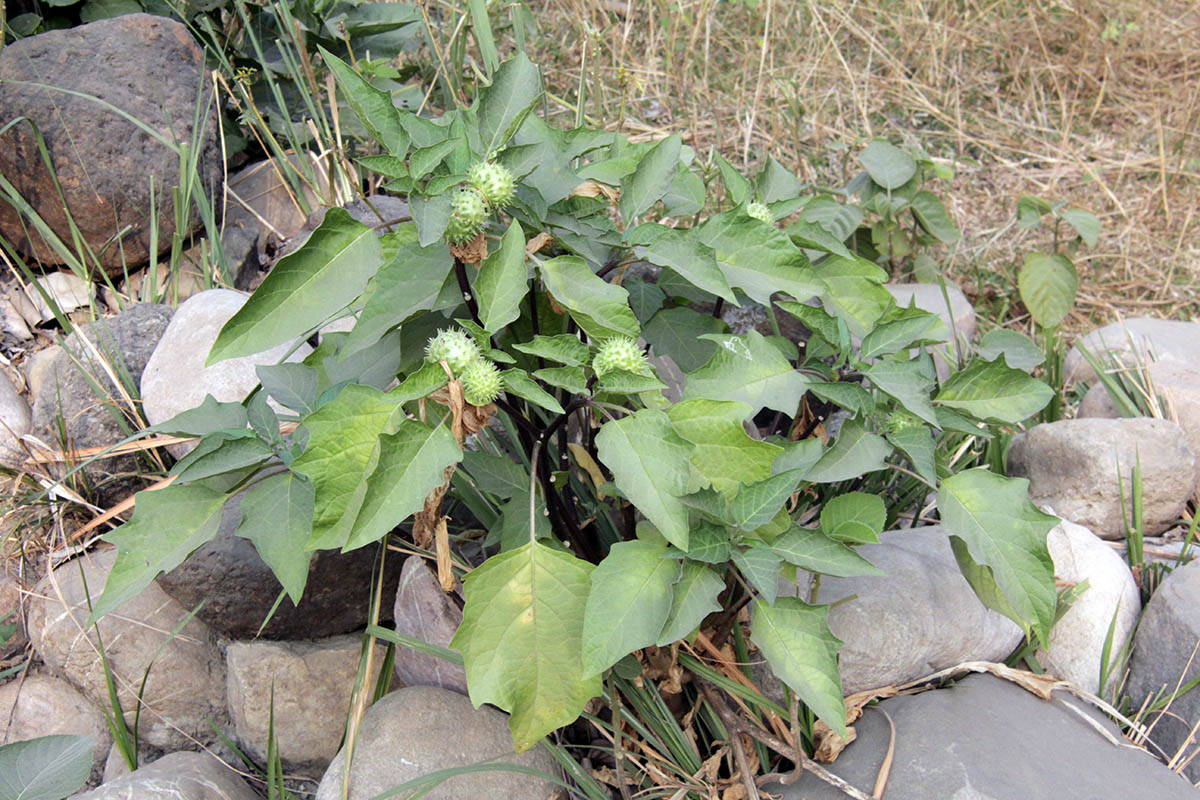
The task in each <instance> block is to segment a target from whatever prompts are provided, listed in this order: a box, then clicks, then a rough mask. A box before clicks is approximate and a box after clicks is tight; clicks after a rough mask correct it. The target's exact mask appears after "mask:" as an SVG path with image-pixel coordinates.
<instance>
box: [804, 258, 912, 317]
mask: <svg viewBox="0 0 1200 800" xmlns="http://www.w3.org/2000/svg"><path fill="white" fill-rule="evenodd" d="M817 276H818V277H819V278H820V279H821V281H822V283H824V284H825V291H824V292H822V293H821V303H822V305H824V307H825V310H826V311H827V312H829V313H830V314H832V315H834V316H835V317H839V318H840V319H842V320H843V321H845V323H846V325H847V326H848V327H849V328H850V332H851V333H852V334H854V335H855V336H863V337H865V336H866V335H867V334H868V333H870V332H871V330H872V329H873V328H874V327H875V323H877V322H879V320H880V319H881V318H882V317H883V314H884V312H885V311H887V308H888V306H889V305H891V304H892V302H893V301H892V295H891V293H890V292H889V291H888V290H887V289H885V288H883V282H884V280H885V279H886V278H887V273H885V272H884V271H883V270H881V269H880V268H879V267H877V266H875V265H874V264H872V263H871V262H869V261H864V260H862V259H861V258H856V259H845V258H839V257H837V256H832V257H830V258H827V259H825V260H824V261H822V262H821V263H820V264H819V265H818V266H817Z"/></svg>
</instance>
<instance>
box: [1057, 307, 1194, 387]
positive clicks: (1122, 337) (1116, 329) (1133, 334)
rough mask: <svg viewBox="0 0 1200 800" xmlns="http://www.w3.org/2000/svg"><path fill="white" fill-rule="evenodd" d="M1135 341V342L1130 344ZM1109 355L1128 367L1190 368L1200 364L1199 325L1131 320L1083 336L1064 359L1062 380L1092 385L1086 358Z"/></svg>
mask: <svg viewBox="0 0 1200 800" xmlns="http://www.w3.org/2000/svg"><path fill="white" fill-rule="evenodd" d="M1131 340H1132V341H1131ZM1082 348H1086V349H1087V350H1088V351H1089V352H1090V353H1091V354H1092V355H1093V356H1101V357H1103V356H1104V355H1105V354H1109V355H1110V356H1111V357H1113V358H1115V359H1116V361H1117V363H1118V364H1123V365H1124V366H1127V367H1132V366H1135V365H1136V364H1138V363H1141V364H1145V363H1147V362H1148V361H1155V360H1157V361H1169V362H1174V363H1178V364H1183V365H1188V364H1197V363H1200V325H1197V324H1196V323H1194V322H1180V321H1178V320H1172V319H1155V318H1153V317H1132V318H1130V319H1126V320H1122V321H1120V322H1114V323H1112V324H1110V325H1105V326H1104V327H1103V328H1098V329H1096V330H1094V331H1092V332H1091V333H1089V334H1087V335H1086V336H1083V337H1081V338H1080V339H1079V341H1077V342H1076V343H1075V346H1074V347H1072V348H1071V349H1070V351H1068V352H1067V355H1066V356H1065V357H1064V358H1063V380H1064V381H1065V382H1066V383H1067V384H1071V383H1074V382H1076V381H1088V382H1091V381H1093V380H1095V379H1096V372H1095V370H1093V369H1092V367H1091V365H1090V364H1088V362H1087V360H1086V359H1085V358H1084V357H1083V352H1082Z"/></svg>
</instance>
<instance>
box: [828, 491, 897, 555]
mask: <svg viewBox="0 0 1200 800" xmlns="http://www.w3.org/2000/svg"><path fill="white" fill-rule="evenodd" d="M886 520H887V507H886V506H885V505H884V503H883V499H882V498H881V497H880V496H879V495H877V494H867V493H866V492H847V493H846V494H842V495H838V496H837V497H831V498H830V499H829V501H828V502H826V503H825V505H824V507H823V508H822V509H821V530H823V531H825V533H826V534H828V535H829V536H831V537H833V538H834V539H838V540H840V541H843V542H854V543H856V544H863V543H865V542H877V541H879V534H880V533H882V532H883V525H884V522H886ZM846 526H850V527H846ZM858 526H862V527H863V528H865V529H866V530H867V531H868V532H869V534H870V535H869V537H867V538H858V537H855V536H853V535H852V534H853V533H857V532H859V531H860V530H861V529H860V528H859V527H858ZM843 528H844V530H843Z"/></svg>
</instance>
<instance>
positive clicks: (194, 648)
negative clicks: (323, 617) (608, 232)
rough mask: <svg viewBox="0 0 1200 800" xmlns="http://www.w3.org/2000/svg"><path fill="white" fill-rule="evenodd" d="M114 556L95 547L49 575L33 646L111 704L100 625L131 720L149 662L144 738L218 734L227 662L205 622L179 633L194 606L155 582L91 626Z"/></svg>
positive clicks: (185, 740) (184, 741)
mask: <svg viewBox="0 0 1200 800" xmlns="http://www.w3.org/2000/svg"><path fill="white" fill-rule="evenodd" d="M115 560H116V550H115V549H112V548H104V549H101V550H96V551H94V552H92V553H90V554H88V555H85V556H83V557H82V558H81V559H79V560H76V561H71V562H67V563H65V564H62V565H60V566H59V567H58V568H57V569H55V570H54V571H53V572H52V573H51V574H50V575H48V576H46V577H45V578H43V579H42V581H41V582H40V583H39V584H38V585H37V587H36V588H35V590H34V593H33V596H34V599H33V601H32V603H31V605H30V609H29V638H30V640H31V641H32V642H33V649H34V650H35V651H36V652H37V654H38V655H39V656H41V658H42V660H43V661H44V662H45V663H46V664H47V665H48V666H50V667H51V668H53V669H54V670H55V671H57V672H58V674H60V675H62V676H63V677H64V678H66V679H67V680H68V681H70V682H71V683H72V684H73V685H74V686H75V687H76V688H78V689H79V690H80V691H81V692H83V694H84V695H85V696H87V697H88V698H90V699H91V700H92V701H93V702H95V703H99V704H107V702H108V688H107V686H106V683H105V677H104V666H103V663H102V662H101V659H100V653H99V648H98V645H97V643H96V628H99V630H100V635H101V636H102V637H103V640H104V650H105V654H106V655H107V657H108V663H109V666H110V668H111V669H112V671H113V675H114V677H115V679H116V682H117V687H118V691H119V697H120V699H121V706H122V708H123V709H124V710H125V714H126V719H127V720H128V721H129V724H130V725H132V724H133V714H134V712H135V711H136V709H137V694H138V689H139V686H140V685H141V683H142V678H143V676H144V675H145V674H146V671H147V669H149V677H148V678H147V679H146V684H145V691H144V693H143V695H142V697H143V705H142V713H141V720H140V723H139V736H140V738H141V740H142V741H143V742H145V743H146V744H147V745H149V746H153V747H161V748H166V749H171V748H180V747H190V746H193V745H194V744H195V742H194V741H193V739H195V740H199V741H200V742H203V743H210V742H212V741H214V740H215V739H216V734H214V732H213V730H212V728H211V727H210V726H209V723H208V721H209V720H212V721H213V722H214V723H215V724H216V725H218V726H221V725H223V724H224V723H225V721H226V719H227V717H226V712H225V702H224V699H225V664H224V661H223V660H222V658H221V654H220V652H219V651H218V650H217V645H216V642H215V641H214V639H213V636H212V633H211V632H210V631H209V629H208V627H207V626H206V625H205V624H204V623H202V622H201V621H200V620H198V619H194V618H193V619H191V620H189V621H188V622H187V624H185V625H183V627H182V628H181V629H180V630H179V632H178V633H177V634H175V635H174V637H172V636H171V633H172V631H174V630H175V629H176V627H178V626H179V625H180V623H181V622H183V620H184V619H185V618H186V617H187V616H188V610H187V609H185V608H184V607H183V606H181V605H179V604H178V603H176V602H175V601H173V600H172V599H171V598H170V597H167V596H166V595H165V594H164V593H163V592H162V590H161V589H159V588H158V587H157V586H155V585H154V584H151V585H150V586H148V587H146V588H145V589H143V590H142V591H141V592H140V593H139V594H137V595H136V596H134V597H133V598H132V599H130V600H129V601H128V602H127V603H125V605H123V606H121V607H120V608H119V609H118V610H116V611H114V612H112V613H111V614H108V615H106V616H104V617H103V618H102V619H101V620H100V621H99V622H98V623H97V625H96V627H95V628H85V627H84V623H85V622H86V621H87V618H88V616H89V614H90V611H89V606H88V603H87V596H88V595H90V596H91V598H92V600H93V601H94V600H95V599H97V598H99V597H100V594H101V593H102V591H103V589H104V585H105V581H106V580H107V578H108V574H109V571H110V570H111V569H112V566H113V563H114V561H115ZM85 580H86V585H87V589H88V591H87V592H86V593H85V591H84V583H85ZM152 662H153V663H152Z"/></svg>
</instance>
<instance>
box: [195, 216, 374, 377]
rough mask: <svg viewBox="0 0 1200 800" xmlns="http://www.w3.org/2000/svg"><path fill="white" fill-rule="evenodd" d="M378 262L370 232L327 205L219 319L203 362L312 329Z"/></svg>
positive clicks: (358, 288)
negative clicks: (295, 244)
mask: <svg viewBox="0 0 1200 800" xmlns="http://www.w3.org/2000/svg"><path fill="white" fill-rule="evenodd" d="M382 263H383V251H382V250H381V249H380V246H379V239H378V237H376V236H375V232H374V231H372V230H371V229H370V228H368V227H367V226H366V225H363V224H362V223H361V222H358V221H356V220H355V219H354V218H353V217H351V216H350V214H349V212H347V211H346V210H345V209H341V208H331V209H329V210H328V211H326V212H325V220H324V221H323V222H322V223H321V225H320V226H319V227H318V228H317V229H316V230H315V231H313V232H312V234H311V235H310V236H309V237H308V239H307V240H306V241H305V243H304V244H303V245H301V246H300V248H299V249H298V250H296V251H294V252H292V253H290V254H289V255H286V256H284V257H283V258H281V259H279V262H278V263H277V264H276V265H275V266H274V268H273V269H272V270H271V271H270V273H268V274H267V277H266V279H265V280H264V281H263V282H262V285H261V286H259V287H258V289H256V290H255V292H254V294H252V295H251V296H250V297H249V299H247V300H246V304H245V305H244V306H242V307H241V308H240V309H239V310H238V312H237V313H236V314H234V315H233V317H232V318H230V320H229V321H228V322H226V323H225V327H223V328H222V329H221V333H220V334H219V335H218V336H217V341H216V342H215V343H214V344H213V346H212V351H211V352H210V353H209V354H208V362H207V363H209V364H215V363H216V362H218V361H224V360H225V359H227V358H236V357H238V356H247V355H251V354H253V353H259V352H262V351H263V350H269V349H270V348H272V347H274V346H275V345H278V344H282V343H284V342H289V341H291V340H293V339H295V338H296V337H298V336H301V335H303V334H305V333H307V332H308V331H311V330H313V329H315V328H316V327H317V326H319V325H320V324H321V323H322V322H324V321H325V320H326V319H327V318H329V317H330V316H332V315H333V314H334V313H336V312H337V311H340V310H341V309H342V308H344V307H345V306H347V305H349V304H350V302H351V301H353V300H354V299H355V298H356V297H358V296H359V295H360V294H362V292H363V289H365V288H366V287H367V281H368V280H369V279H370V277H371V276H372V275H374V274H375V270H376V269H378V268H379V266H380V264H382Z"/></svg>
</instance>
